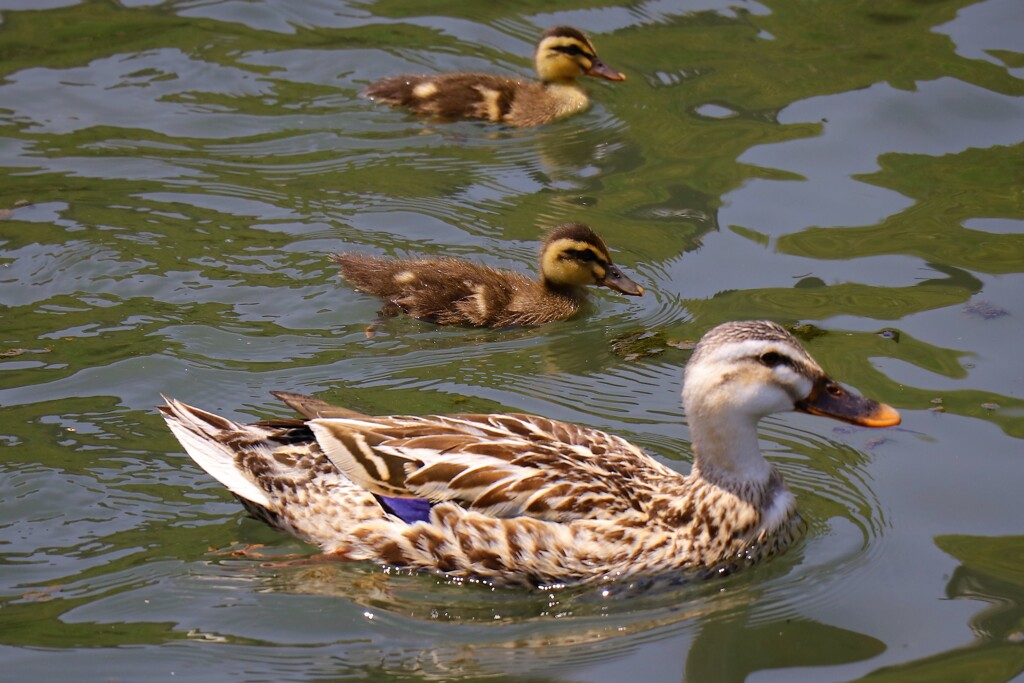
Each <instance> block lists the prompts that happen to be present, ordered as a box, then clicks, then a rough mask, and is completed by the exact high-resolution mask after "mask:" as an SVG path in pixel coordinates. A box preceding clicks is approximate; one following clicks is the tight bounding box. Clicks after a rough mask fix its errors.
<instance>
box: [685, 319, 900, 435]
mask: <svg viewBox="0 0 1024 683" xmlns="http://www.w3.org/2000/svg"><path fill="white" fill-rule="evenodd" d="M683 404H684V405H685V407H686V410H687V413H688V414H690V415H691V416H692V417H691V426H692V422H693V421H694V419H695V418H696V419H708V418H709V417H710V416H711V415H712V414H714V413H718V414H731V415H737V416H746V417H748V418H750V419H752V420H754V421H755V422H756V420H758V419H760V418H762V417H764V416H765V415H769V414H771V413H778V412H784V411H788V410H798V411H802V412H805V413H810V414H812V415H823V416H826V417H834V418H836V419H838V420H843V421H845V422H850V423H853V424H856V425H861V426H863V427H891V426H894V425H897V424H899V423H900V414H899V413H898V412H896V410H894V409H893V408H891V407H889V406H887V405H885V404H884V403H878V402H877V401H873V400H871V399H869V398H864V397H862V396H859V395H857V394H854V393H852V392H850V391H848V390H847V389H844V388H843V387H842V386H841V385H840V384H839V383H838V382H836V381H835V380H833V379H832V378H830V377H829V376H828V375H827V374H825V371H824V370H822V368H821V366H820V365H818V363H817V362H816V361H815V360H814V359H813V358H811V356H810V355H809V354H808V353H807V351H805V350H804V348H803V347H802V346H801V345H800V342H798V341H797V340H796V339H795V338H794V337H793V335H791V334H790V333H789V332H787V331H786V330H785V329H784V328H783V327H781V326H780V325H777V324H776V323H773V322H770V321H767V320H749V321H743V322H730V323H724V324H722V325H719V326H718V327H715V328H714V329H712V330H710V331H709V332H708V333H707V334H705V335H704V337H703V338H701V340H700V342H699V343H698V344H697V347H696V348H695V349H694V351H693V355H692V356H691V357H690V362H689V363H687V366H686V372H685V380H684V385H683ZM697 415H699V417H696V416H697Z"/></svg>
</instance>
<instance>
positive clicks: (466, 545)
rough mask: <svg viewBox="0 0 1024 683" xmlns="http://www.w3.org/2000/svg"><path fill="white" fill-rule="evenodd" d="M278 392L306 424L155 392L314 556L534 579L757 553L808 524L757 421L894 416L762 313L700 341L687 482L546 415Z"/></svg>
mask: <svg viewBox="0 0 1024 683" xmlns="http://www.w3.org/2000/svg"><path fill="white" fill-rule="evenodd" d="M279 397H280V398H282V399H284V400H285V401H286V402H287V403H288V404H289V405H291V406H293V407H294V408H296V409H297V410H299V411H300V412H301V413H302V414H303V418H302V419H292V420H270V421H265V422H257V423H255V424H248V425H247V424H241V423H238V422H234V421H232V420H228V419H225V418H222V417H218V416H216V415H214V414H212V413H208V412H206V411H203V410H200V409H198V408H193V407H191V406H188V405H186V404H184V403H181V402H180V401H176V400H172V399H168V398H166V397H165V400H166V401H167V404H166V405H165V406H161V408H160V409H161V411H162V412H163V416H164V419H165V420H166V422H167V425H168V427H170V429H171V431H172V432H173V434H174V435H175V436H176V437H177V438H178V440H179V441H180V442H181V445H182V446H183V447H184V448H185V450H186V452H187V453H188V454H189V455H190V456H191V457H192V459H193V460H195V462H196V463H198V464H199V466H200V467H202V468H203V469H204V470H206V472H207V473H209V474H210V475H211V476H213V477H214V478H216V479H217V480H219V481H220V482H221V483H222V484H224V486H226V487H227V488H228V489H229V490H230V491H231V492H232V493H234V494H235V496H236V497H237V498H238V499H239V500H240V501H241V503H242V505H243V506H245V508H246V509H247V510H249V512H250V513H252V514H254V515H255V516H256V517H258V518H260V519H262V520H264V521H266V522H267V523H268V524H270V525H271V526H273V527H276V528H278V529H280V530H282V531H285V532H287V533H290V534H293V535H295V536H297V537H299V538H301V539H303V540H305V541H308V542H310V543H313V544H315V545H319V546H320V547H321V548H322V549H323V551H324V552H325V553H329V554H331V555H333V556H336V557H338V558H340V559H345V560H361V561H372V562H377V563H383V564H387V565H394V566H399V567H406V568H414V569H421V570H432V571H437V572H443V573H445V574H447V575H450V576H454V577H466V578H470V577H472V578H478V579H482V580H485V581H490V582H493V583H496V584H519V585H533V586H552V585H559V584H566V583H589V582H595V581H601V580H607V579H615V578H622V577H631V576H635V575H639V574H653V573H663V572H682V571H697V570H699V571H700V572H701V573H713V572H715V571H722V570H723V569H726V568H728V569H734V568H739V567H742V566H745V565H749V564H751V563H754V562H758V561H761V560H765V559H767V558H769V557H771V556H773V555H775V554H776V553H778V552H781V551H782V550H784V549H785V548H786V547H787V546H788V545H789V544H790V543H792V541H793V540H794V539H795V538H797V537H798V536H799V534H800V532H801V531H802V528H803V524H802V522H801V520H800V515H799V513H798V512H797V509H796V502H795V499H794V496H793V494H792V493H791V492H790V491H789V490H788V489H787V488H786V485H785V483H784V482H783V479H782V476H781V475H780V474H779V472H778V471H777V470H776V469H775V467H773V466H772V465H771V464H770V463H769V462H768V461H767V460H765V459H764V457H763V456H762V454H761V452H760V450H759V449H758V436H757V423H758V421H759V420H760V419H761V418H762V417H765V416H766V415H769V414H771V413H776V412H782V411H789V410H797V411H802V412H806V413H810V414H813V415H823V416H828V417H833V418H837V419H839V420H844V421H846V422H850V423H853V424H857V425H862V426H865V427H889V426H893V425H897V424H899V422H900V415H899V413H898V412H896V410H894V409H893V408H891V407H889V406H887V405H884V404H880V403H878V402H876V401H873V400H870V399H867V398H863V397H861V396H858V395H856V394H853V393H851V392H849V391H847V390H846V389H844V388H843V387H841V386H840V385H839V384H837V383H836V382H835V381H833V380H832V379H831V378H830V377H829V376H828V375H826V374H825V372H824V370H822V368H821V366H819V365H818V363H816V362H815V361H814V359H813V358H811V356H810V355H809V354H808V353H807V352H806V351H805V350H804V349H803V348H802V347H801V346H800V344H799V342H797V340H796V339H794V338H793V336H792V335H790V334H789V333H788V332H787V331H786V330H785V329H783V328H782V327H780V326H779V325H776V324H775V323H772V322H768V321H746V322H733V323H725V324H722V325H719V326H718V327H715V328H714V329H712V330H711V331H709V332H708V333H707V334H705V335H704V337H703V338H702V339H701V341H700V342H699V343H698V344H697V347H696V348H695V349H694V352H693V355H692V356H691V358H690V361H689V363H688V364H687V366H686V370H685V374H684V389H683V404H684V407H685V409H686V412H687V415H688V417H689V422H690V430H691V434H692V436H693V450H694V463H693V467H692V469H691V470H690V473H689V474H686V475H683V474H680V473H678V472H676V471H675V470H673V469H671V468H669V467H666V466H665V465H663V464H662V463H660V462H658V461H657V460H655V459H654V458H652V457H650V456H649V455H647V454H646V453H644V452H643V451H642V450H641V449H640V448H638V447H637V446H634V445H633V444H631V443H629V442H628V441H626V440H625V439H623V438H621V437H618V436H614V435H612V434H607V433H605V432H602V431H599V430H596V429H591V428H589V427H583V426H579V425H575V424H569V423H566V422H559V421H557V420H552V419H548V418H544V417H537V416H533V415H522V414H515V413H511V414H491V415H450V416H440V415H432V416H427V417H414V416H404V415H403V416H391V417H368V416H364V415H360V414H358V413H355V412H353V411H349V410H347V409H343V408H335V407H333V406H331V405H330V404H327V403H325V402H323V401H318V400H317V399H312V398H308V397H303V396H301V395H300V394H279Z"/></svg>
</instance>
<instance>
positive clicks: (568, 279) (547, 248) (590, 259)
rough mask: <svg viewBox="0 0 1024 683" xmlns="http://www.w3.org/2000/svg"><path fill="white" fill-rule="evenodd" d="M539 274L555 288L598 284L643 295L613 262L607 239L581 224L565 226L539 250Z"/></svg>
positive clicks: (552, 234) (642, 289) (627, 292)
mask: <svg viewBox="0 0 1024 683" xmlns="http://www.w3.org/2000/svg"><path fill="white" fill-rule="evenodd" d="M540 273H541V277H542V278H543V279H544V282H545V283H546V284H547V285H549V286H553V287H581V286H584V285H598V286H600V287H609V288H611V289H614V290H615V291H617V292H622V293H623V294H628V295H630V296H640V295H641V294H643V293H644V288H643V287H641V286H640V285H638V284H637V283H635V282H633V281H632V280H630V279H629V278H628V277H626V274H625V273H623V272H622V271H621V270H619V267H618V266H616V265H615V264H614V263H612V257H611V254H609V253H608V247H607V246H605V243H604V240H602V239H601V238H600V237H599V236H598V234H597V233H596V232H594V231H593V230H591V229H590V228H589V227H587V226H586V225H583V224H582V223H566V224H564V225H560V226H558V227H557V228H555V229H554V230H552V231H551V232H549V233H548V236H547V239H545V240H544V244H543V245H541V248H540Z"/></svg>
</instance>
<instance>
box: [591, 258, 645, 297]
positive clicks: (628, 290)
mask: <svg viewBox="0 0 1024 683" xmlns="http://www.w3.org/2000/svg"><path fill="white" fill-rule="evenodd" d="M597 284H599V285H601V286H603V287H608V288H609V289H614V290H615V291H616V292H622V293H623V294H628V295H629V296H641V295H642V294H643V293H644V288H643V287H641V286H640V285H638V284H637V283H635V282H633V281H632V280H630V279H629V278H628V277H626V274H625V273H623V272H622V271H621V270H619V268H618V266H615V265H612V264H611V263H609V264H608V267H607V268H606V269H605V273H604V279H603V280H601V281H600V282H598V283H597Z"/></svg>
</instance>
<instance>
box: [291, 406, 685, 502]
mask: <svg viewBox="0 0 1024 683" xmlns="http://www.w3.org/2000/svg"><path fill="white" fill-rule="evenodd" d="M310 427H311V428H312V430H313V432H314V433H315V434H316V438H317V441H318V442H319V444H320V446H321V448H322V449H323V451H324V453H325V454H326V455H327V457H328V458H330V459H331V461H332V462H333V463H334V464H335V465H337V467H338V468H339V469H340V470H341V471H343V472H344V473H345V474H346V475H347V476H348V477H349V478H350V479H352V480H353V481H355V482H356V483H358V484H359V485H361V486H363V487H364V488H366V489H367V490H370V491H373V492H375V493H380V494H383V495H390V496H397V497H411V498H427V499H429V500H431V501H433V502H435V503H438V502H442V501H455V502H457V503H458V504H459V505H460V506H462V507H464V508H466V509H468V510H472V511H476V512H480V513H481V514H486V515H489V516H495V517H514V516H528V517H534V518H537V519H545V520H554V521H569V520H572V519H580V518H592V519H607V518H612V517H615V516H616V515H619V514H621V513H622V512H623V511H625V510H628V509H632V508H634V507H635V506H637V505H640V504H641V499H642V498H643V490H644V488H645V487H646V486H647V485H649V484H650V482H652V481H660V480H663V479H664V477H665V476H677V475H674V473H672V472H671V471H670V470H667V468H664V467H663V466H662V465H660V464H659V463H657V462H656V461H654V460H652V459H650V458H649V457H648V456H646V455H645V454H644V453H643V452H642V451H640V450H639V449H637V448H636V447H635V446H633V445H631V444H629V443H628V442H627V441H625V440H623V439H621V438H618V437H615V436H612V435H609V434H605V433H604V432H600V431H597V430H592V429H585V428H582V427H577V426H575V425H569V424H566V423H561V422H557V421H554V420H546V419H543V418H537V417H533V416H527V415H460V416H429V417H401V418H386V419H385V418H378V419H370V420H345V419H318V420H313V421H311V422H310Z"/></svg>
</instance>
